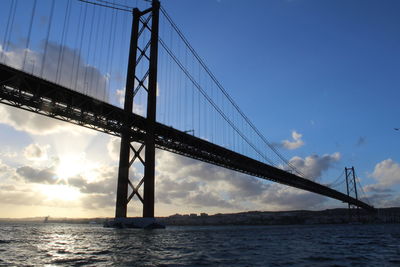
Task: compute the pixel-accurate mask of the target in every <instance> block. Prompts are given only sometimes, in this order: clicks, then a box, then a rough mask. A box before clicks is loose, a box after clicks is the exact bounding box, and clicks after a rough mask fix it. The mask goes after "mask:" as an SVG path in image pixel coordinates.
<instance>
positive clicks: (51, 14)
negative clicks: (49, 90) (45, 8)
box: [40, 0, 60, 80]
mask: <svg viewBox="0 0 400 267" xmlns="http://www.w3.org/2000/svg"><path fill="white" fill-rule="evenodd" d="M53 13H54V0H52V2H51V7H50V18H49V24H48V25H47V35H46V43H45V45H44V53H43V58H42V64H41V67H40V77H42V78H43V71H44V67H45V65H46V56H47V47H48V45H49V37H50V30H51V24H52V23H51V22H52V20H53ZM58 60H60V59H58ZM57 65H58V63H57ZM55 80H57V75H56V77H55Z"/></svg>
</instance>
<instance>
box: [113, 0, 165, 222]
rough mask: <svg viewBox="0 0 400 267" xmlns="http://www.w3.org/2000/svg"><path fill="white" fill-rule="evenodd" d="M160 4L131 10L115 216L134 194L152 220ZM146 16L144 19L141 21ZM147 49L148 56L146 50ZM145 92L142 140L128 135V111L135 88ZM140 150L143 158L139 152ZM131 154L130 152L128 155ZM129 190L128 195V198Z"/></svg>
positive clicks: (123, 211) (155, 2) (121, 213)
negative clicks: (138, 167)
mask: <svg viewBox="0 0 400 267" xmlns="http://www.w3.org/2000/svg"><path fill="white" fill-rule="evenodd" d="M159 8H160V3H159V1H158V0H153V2H152V7H151V8H149V9H147V10H144V11H140V10H139V9H136V8H135V9H134V10H133V19H132V30H131V40H130V49H129V60H128V70H127V79H126V87H125V102H124V111H125V118H124V127H123V128H124V130H123V132H122V134H121V147H120V160H119V169H118V185H117V200H116V209H115V217H116V218H126V217H127V205H128V203H129V201H130V200H131V199H132V198H133V197H134V196H135V195H136V196H137V197H138V198H139V200H140V201H141V202H142V204H143V217H150V218H153V217H154V191H155V190H154V186H155V179H154V175H155V135H154V128H155V122H156V90H157V56H158V21H159V19H158V18H159ZM144 16H147V18H144ZM150 23H151V38H150V40H149V42H148V45H146V46H145V47H143V48H139V47H138V40H139V38H140V36H141V34H142V33H143V32H144V31H145V30H148V29H150V26H149V24H150ZM148 49H150V56H149V57H148V56H147V54H146V53H147V50H148ZM144 60H148V72H146V73H145V74H142V76H141V77H138V73H136V67H137V66H138V64H139V63H141V62H143V61H144ZM141 88H143V89H144V90H146V91H147V116H146V133H145V137H144V140H137V139H135V137H133V136H132V135H131V126H132V121H131V120H132V116H131V114H132V108H133V100H134V97H135V95H136V93H137V91H138V90H139V89H141ZM132 142H136V143H140V144H141V145H140V147H139V148H135V146H134V145H133V144H132ZM143 149H144V152H145V153H144V155H145V157H144V158H143V157H142V154H141V152H142V151H143ZM131 151H132V152H133V153H131ZM136 160H138V161H140V162H141V163H142V164H143V166H144V177H143V178H142V179H141V180H140V182H139V183H138V184H137V185H136V186H134V185H133V184H132V182H131V181H130V179H129V169H130V167H131V166H132V164H133V163H134V162H135V161H136ZM142 185H143V187H144V188H143V189H144V190H143V197H142V196H141V195H140V193H139V188H140V187H141V186H142ZM129 187H130V188H131V189H132V192H131V193H130V194H129V196H128V191H129Z"/></svg>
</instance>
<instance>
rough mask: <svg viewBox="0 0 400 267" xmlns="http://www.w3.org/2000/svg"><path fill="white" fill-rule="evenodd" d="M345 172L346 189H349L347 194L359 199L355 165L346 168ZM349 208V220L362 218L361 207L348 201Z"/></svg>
mask: <svg viewBox="0 0 400 267" xmlns="http://www.w3.org/2000/svg"><path fill="white" fill-rule="evenodd" d="M344 171H345V174H346V189H347V195H348V196H349V197H354V198H355V199H356V200H358V192H357V182H356V174H355V170H354V167H351V168H347V167H345V168H344ZM348 209H349V221H350V222H351V221H354V220H357V219H358V220H359V219H360V218H359V217H360V213H359V208H358V207H357V206H355V205H352V204H350V203H348Z"/></svg>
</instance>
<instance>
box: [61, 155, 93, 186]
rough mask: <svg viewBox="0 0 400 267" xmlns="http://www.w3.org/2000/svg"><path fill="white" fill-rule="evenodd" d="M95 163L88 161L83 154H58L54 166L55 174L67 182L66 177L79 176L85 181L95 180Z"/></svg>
mask: <svg viewBox="0 0 400 267" xmlns="http://www.w3.org/2000/svg"><path fill="white" fill-rule="evenodd" d="M98 168H99V165H98V164H97V163H94V162H91V161H88V160H87V159H86V158H85V155H84V154H83V153H82V154H78V155H71V154H70V155H63V156H60V160H59V163H58V165H57V167H56V175H57V177H58V178H59V179H61V180H64V181H66V182H68V178H71V177H76V176H78V175H79V176H81V177H82V178H84V179H85V180H86V181H87V182H92V181H95V180H96V178H97V177H98V174H97V169H98Z"/></svg>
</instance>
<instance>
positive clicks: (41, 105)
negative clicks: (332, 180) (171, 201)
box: [0, 1, 374, 217]
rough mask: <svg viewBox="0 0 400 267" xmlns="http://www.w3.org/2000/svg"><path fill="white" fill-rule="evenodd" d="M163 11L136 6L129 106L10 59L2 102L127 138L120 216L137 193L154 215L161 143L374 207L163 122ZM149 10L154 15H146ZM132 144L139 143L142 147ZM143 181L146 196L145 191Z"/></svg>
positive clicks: (2, 75) (0, 76) (2, 69)
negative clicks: (139, 109)
mask: <svg viewBox="0 0 400 267" xmlns="http://www.w3.org/2000/svg"><path fill="white" fill-rule="evenodd" d="M158 12H159V2H158V1H153V5H152V7H150V8H149V9H148V10H145V11H139V10H138V9H134V10H133V22H132V34H131V42H130V54H129V64H128V70H127V81H126V93H125V103H124V109H122V108H119V107H117V106H115V105H111V104H109V103H107V102H105V101H101V100H98V99H96V98H93V97H91V96H89V95H86V94H83V93H81V92H78V91H75V90H71V89H69V88H67V87H65V86H62V85H60V84H57V83H55V82H51V81H48V80H46V79H43V78H41V77H38V76H37V75H34V74H30V73H28V72H26V71H22V70H18V69H16V68H13V67H11V66H8V65H5V64H0V102H1V103H4V104H7V105H10V106H13V107H17V108H20V109H24V110H27V111H31V112H35V113H38V114H42V115H45V116H47V117H51V118H54V119H58V120H62V121H66V122H69V123H73V124H76V125H80V126H84V127H87V128H90V129H93V130H96V131H100V132H104V133H106V134H110V135H114V136H118V137H121V152H120V165H119V174H118V189H117V204H116V217H126V216H127V204H128V202H129V201H130V200H131V199H132V197H133V196H135V195H136V196H137V197H138V198H139V200H140V201H141V202H142V203H143V217H154V176H155V174H154V172H155V171H154V165H155V148H158V149H162V150H166V151H169V152H172V153H176V154H179V155H182V156H185V157H190V158H193V159H196V160H200V161H204V162H207V163H210V164H214V165H218V166H221V167H224V168H227V169H231V170H234V171H238V172H241V173H245V174H248V175H251V176H255V177H259V178H262V179H266V180H269V181H273V182H277V183H280V184H284V185H287V186H291V187H295V188H299V189H303V190H306V191H310V192H314V193H317V194H321V195H324V196H327V197H330V198H333V199H337V200H340V201H343V202H346V203H349V205H350V204H351V205H354V206H357V207H361V208H364V209H366V210H371V211H372V210H374V208H373V207H372V206H371V205H369V204H366V203H365V202H363V201H361V200H359V199H357V198H354V197H351V196H350V195H348V194H344V193H341V192H339V191H336V190H334V189H332V188H330V187H328V186H324V185H321V184H319V183H316V182H314V181H311V180H308V179H306V178H304V177H300V176H299V175H297V174H295V173H291V172H287V171H285V170H283V169H280V168H278V167H275V166H271V165H270V164H267V163H264V162H261V161H259V160H256V159H253V158H251V157H249V156H246V155H244V154H241V153H238V152H236V151H233V150H231V149H228V148H226V147H223V146H221V145H219V144H215V143H213V142H210V141H207V140H205V139H202V138H200V137H196V136H194V135H191V134H189V133H187V131H182V130H178V129H175V128H173V127H170V126H167V125H164V124H162V123H159V122H157V121H156V90H157V54H158V44H159V42H162V41H160V40H159V38H158V16H159V13H158ZM146 14H150V16H149V17H150V18H151V19H150V18H146V19H144V18H143V17H144V16H145V15H146ZM150 21H152V22H151V26H150ZM146 29H147V30H150V31H151V38H150V40H149V41H148V42H147V43H146V45H145V47H144V48H142V49H140V48H139V47H138V38H139V36H140V34H141V33H142V32H143V31H144V30H146ZM161 44H162V43H161ZM147 50H149V51H150V55H148V53H147V52H146V51H147ZM145 59H147V60H148V71H146V72H144V73H143V76H142V77H138V74H137V72H136V73H135V69H136V66H137V65H138V62H139V61H140V60H145ZM140 87H143V88H144V89H145V90H146V91H147V94H148V100H147V116H141V115H138V114H135V113H133V112H132V103H133V98H134V96H135V93H136V92H137V90H138V88H140ZM132 143H139V144H140V146H139V148H137V147H136V148H135V147H134V146H133V145H132ZM143 150H144V152H145V153H143ZM143 154H145V155H144V157H143ZM135 161H139V162H141V163H142V164H143V165H144V177H143V179H141V180H140V181H139V183H138V184H137V185H134V184H132V182H131V180H130V179H129V168H130V167H131V165H132V164H133V162H135ZM142 185H144V190H143V196H142V195H141V194H140V193H139V188H140V187H141V186H142ZM129 188H130V191H131V192H130V193H129V194H128V191H129V190H128V189H129Z"/></svg>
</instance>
